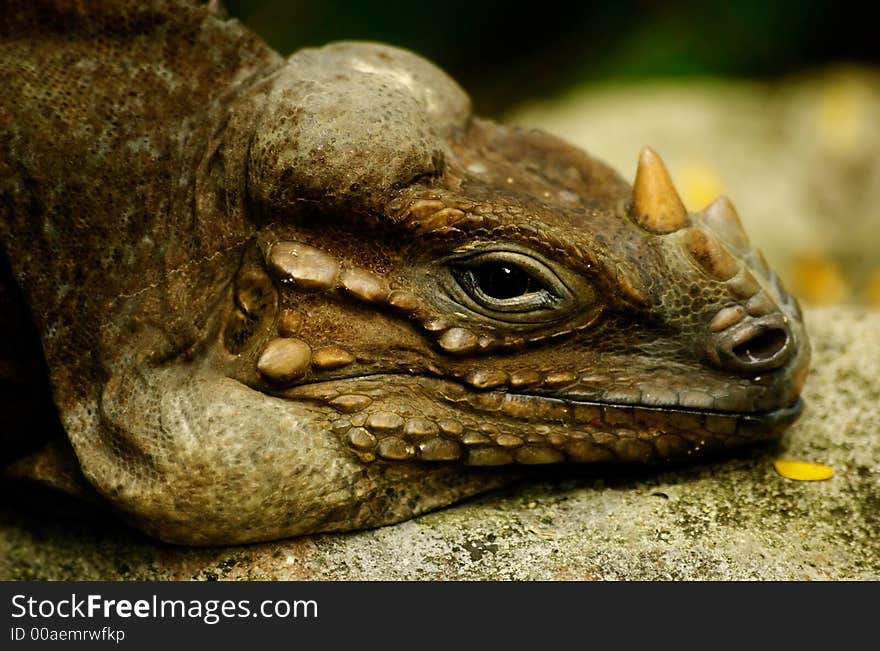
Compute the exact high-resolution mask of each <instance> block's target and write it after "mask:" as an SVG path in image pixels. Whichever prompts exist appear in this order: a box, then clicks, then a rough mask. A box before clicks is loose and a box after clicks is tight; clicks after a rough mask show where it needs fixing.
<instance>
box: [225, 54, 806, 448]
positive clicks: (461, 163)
mask: <svg viewBox="0 0 880 651" xmlns="http://www.w3.org/2000/svg"><path fill="white" fill-rule="evenodd" d="M269 87H270V89H269V90H267V91H266V96H265V97H266V100H265V106H266V110H265V111H264V112H263V113H262V115H261V116H260V119H259V122H258V123H257V124H256V125H255V126H254V138H253V140H252V144H251V147H250V150H249V158H248V166H247V167H248V179H247V181H248V193H249V196H250V197H251V199H252V201H253V202H254V206H255V208H256V210H257V211H258V213H259V215H260V219H261V220H262V226H261V229H260V233H259V236H258V237H257V238H256V240H255V241H254V244H253V248H252V250H251V251H250V253H249V255H248V257H247V258H246V261H245V263H244V264H243V266H242V268H241V269H240V271H239V274H238V278H237V280H236V284H235V292H234V301H235V304H234V305H233V304H232V303H230V305H229V306H228V307H229V315H228V317H227V323H226V327H225V333H224V339H223V342H224V343H223V347H224V349H225V351H224V352H225V355H226V359H227V363H228V371H227V372H228V374H229V375H230V376H232V377H235V378H236V379H238V380H240V381H242V382H244V383H246V384H247V385H248V386H251V387H253V388H254V389H257V390H259V391H261V392H264V393H266V394H269V395H273V396H278V397H279V398H282V399H284V400H289V401H291V402H302V401H308V402H310V403H314V404H315V405H320V406H321V407H322V408H324V409H326V410H327V413H328V414H330V415H328V426H329V427H330V428H331V429H332V431H333V432H334V433H335V434H336V435H337V436H339V438H340V440H341V441H342V442H343V444H344V446H345V447H346V448H347V451H348V452H349V453H350V454H353V455H356V456H357V457H358V458H359V459H360V460H361V461H362V462H364V463H384V462H387V463H400V462H411V463H415V462H419V461H429V462H436V461H443V462H450V461H452V462H457V463H462V464H468V465H503V464H510V463H520V464H544V463H552V462H562V461H654V460H663V459H670V458H675V457H682V456H686V455H689V454H692V453H694V452H697V451H699V450H703V449H718V448H724V447H728V446H731V445H735V444H739V443H745V442H750V441H754V440H756V439H760V438H764V437H767V436H772V435H775V434H777V433H779V432H780V431H781V429H782V428H784V427H785V426H786V425H788V424H790V423H791V422H792V421H793V420H794V418H796V416H797V414H798V412H799V410H800V403H799V402H798V394H799V393H800V390H801V387H802V385H803V382H804V379H805V375H806V369H807V363H808V359H809V348H808V344H807V338H806V335H805V333H804V329H803V325H802V323H801V316H800V312H799V310H798V306H797V302H796V301H795V300H794V299H793V298H792V297H791V296H790V295H789V294H788V293H787V292H786V291H785V290H784V289H783V287H782V285H781V283H780V282H779V279H778V278H777V277H776V275H775V274H774V273H773V272H772V271H771V270H769V269H768V267H767V265H766V263H765V261H764V259H763V257H762V256H761V254H760V252H758V251H757V250H756V249H754V248H753V247H752V246H751V245H750V244H749V241H748V239H747V237H746V235H745V233H744V232H743V229H742V226H741V224H740V221H739V218H738V217H737V214H736V211H735V209H734V207H733V205H732V204H731V203H730V201H728V200H727V199H726V198H720V199H718V200H716V201H714V202H713V203H712V204H710V205H709V206H708V207H706V208H705V210H703V211H701V212H699V213H695V214H689V213H688V212H687V210H686V209H685V208H684V206H683V204H682V201H681V199H680V198H679V196H678V194H677V193H676V190H675V188H674V186H673V183H672V181H671V179H670V176H669V174H668V172H667V170H666V168H665V166H664V164H663V162H662V160H661V159H660V157H659V156H658V155H657V154H656V153H654V152H653V151H652V150H651V149H645V150H644V151H643V152H642V154H641V157H640V159H639V164H638V172H637V175H636V179H635V182H634V186H633V187H630V186H629V185H628V184H627V183H625V182H624V181H623V180H622V179H621V178H620V177H619V176H618V175H617V174H616V173H615V172H613V171H612V170H611V169H609V168H608V167H607V166H605V165H603V164H602V163H600V162H598V161H596V160H595V159H593V158H591V157H590V156H588V155H586V154H585V153H583V152H582V151H580V150H578V149H576V148H574V147H572V146H571V145H568V144H566V143H565V142H562V141H560V140H558V139H556V138H553V137H551V136H549V135H547V134H544V133H541V132H537V131H523V130H520V129H515V128H510V127H505V126H500V125H498V124H495V123H492V122H488V121H484V120H479V119H472V118H471V117H470V113H469V108H468V102H467V98H466V97H465V95H464V94H463V93H462V92H461V91H460V90H459V89H458V87H457V86H455V85H454V84H453V83H452V82H451V81H450V80H449V79H448V78H447V77H446V76H445V75H444V74H443V73H442V72H440V71H439V70H437V69H435V68H432V67H431V66H429V65H428V64H427V63H425V62H424V61H422V60H421V59H418V58H415V57H413V56H412V55H408V54H406V53H402V52H400V51H398V50H393V49H390V48H384V47H379V46H368V45H345V44H343V45H336V46H333V47H329V48H325V49H323V50H321V51H317V52H315V51H309V52H304V53H301V54H298V55H296V56H294V57H293V58H292V59H291V60H290V62H289V64H288V67H287V68H286V69H284V70H283V71H281V72H280V73H279V74H278V76H277V77H276V78H274V79H273V80H272V81H271V82H269ZM221 357H222V356H221Z"/></svg>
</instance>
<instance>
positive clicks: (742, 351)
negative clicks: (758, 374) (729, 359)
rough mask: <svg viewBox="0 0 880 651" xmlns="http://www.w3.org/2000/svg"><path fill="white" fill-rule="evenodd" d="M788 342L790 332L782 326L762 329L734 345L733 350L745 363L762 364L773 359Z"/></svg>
mask: <svg viewBox="0 0 880 651" xmlns="http://www.w3.org/2000/svg"><path fill="white" fill-rule="evenodd" d="M787 344H788V332H787V331H786V330H783V329H782V328H769V329H766V330H761V331H760V332H758V333H756V334H755V335H753V336H752V337H749V338H748V339H746V340H745V341H742V342H740V343H739V344H737V345H736V346H734V347H733V350H732V351H731V352H732V353H733V354H734V355H735V356H736V357H737V358H738V359H739V360H740V361H741V362H743V363H744V364H748V365H752V364H761V363H764V362H767V361H769V360H772V359H773V358H774V357H776V356H777V355H778V354H779V353H780V352H781V351H782V350H784V349H785V347H786V345H787Z"/></svg>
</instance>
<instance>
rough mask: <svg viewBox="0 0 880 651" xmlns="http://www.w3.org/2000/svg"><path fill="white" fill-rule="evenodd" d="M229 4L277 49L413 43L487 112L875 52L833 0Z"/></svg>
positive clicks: (873, 37) (782, 70)
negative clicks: (617, 83) (593, 88)
mask: <svg viewBox="0 0 880 651" xmlns="http://www.w3.org/2000/svg"><path fill="white" fill-rule="evenodd" d="M225 4H226V7H227V9H228V10H229V13H230V14H231V15H233V16H235V17H237V18H239V19H240V20H242V22H244V23H245V24H246V25H248V26H250V27H251V28H252V29H254V30H255V31H256V32H257V33H259V34H260V35H262V36H263V38H265V39H266V40H267V41H268V42H269V43H270V44H271V45H272V46H273V47H274V48H275V49H276V50H278V51H279V52H281V53H282V54H289V53H291V52H293V51H294V50H296V49H298V48H301V47H305V46H315V45H323V44H325V43H327V42H330V41H334V40H342V39H363V40H376V41H381V42H386V43H390V44H393V45H398V46H402V47H406V48H409V49H411V50H414V51H416V52H418V53H419V54H421V55H423V56H425V57H427V58H429V59H431V60H433V61H434V62H436V63H437V64H439V65H440V66H441V67H442V68H444V69H445V70H447V71H448V72H449V73H450V74H451V75H452V76H453V77H454V78H455V79H457V80H458V81H459V82H460V83H461V84H462V85H463V86H464V87H465V89H466V90H467V91H468V92H469V93H470V94H471V96H472V97H473V99H474V104H475V108H476V109H477V112H478V113H480V114H483V115H489V116H497V115H500V114H502V113H503V112H504V111H505V110H506V109H507V108H509V107H510V106H512V105H514V104H516V103H517V102H519V101H522V100H524V99H527V98H535V97H552V96H553V95H555V94H557V93H559V92H561V91H563V90H564V89H567V88H569V87H571V86H573V85H575V84H578V83H582V82H585V81H597V80H633V79H644V78H649V77H665V78H668V77H682V76H694V75H698V76H722V77H730V76H734V77H748V78H769V77H777V76H780V75H786V74H791V73H794V72H798V71H801V70H804V69H809V68H812V67H815V66H817V65H823V64H826V63H829V62H865V63H877V62H878V61H880V44H878V35H877V30H876V26H875V24H874V21H872V20H870V19H869V18H868V17H867V16H866V15H864V12H865V10H864V9H863V10H861V11H859V10H858V9H857V5H855V3H852V6H847V3H844V2H832V1H829V0H824V1H820V2H810V0H779V1H776V2H772V1H771V2H762V1H761V0H738V1H737V0H734V1H727V2H724V1H719V0H712V1H709V2H702V3H696V2H684V1H680V0H679V1H675V0H673V1H669V2H650V1H647V0H620V1H617V2H601V3H596V2H578V3H550V2H534V1H532V2H521V1H518V0H509V1H507V2H497V1H490V2H475V1H473V0H445V1H443V2H412V1H410V2H402V1H401V0H390V1H387V2H375V3H370V2H358V1H357V0H325V1H314V0H313V1H301V2H295V1H294V2H279V1H277V0H276V1H274V2H270V1H269V0H226V3H225Z"/></svg>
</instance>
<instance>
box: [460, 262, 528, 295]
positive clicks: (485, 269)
mask: <svg viewBox="0 0 880 651" xmlns="http://www.w3.org/2000/svg"><path fill="white" fill-rule="evenodd" d="M473 274H474V280H475V281H476V284H477V287H479V288H480V289H481V290H482V291H483V293H484V294H486V296H489V297H491V298H497V299H502V300H503V299H505V298H516V297H517V296H522V295H523V294H526V293H528V292H529V291H531V284H532V277H531V276H530V275H529V274H527V273H525V272H524V271H523V270H522V269H519V268H518V267H513V266H511V265H507V264H485V265H483V266H481V267H477V268H476V269H474V270H473Z"/></svg>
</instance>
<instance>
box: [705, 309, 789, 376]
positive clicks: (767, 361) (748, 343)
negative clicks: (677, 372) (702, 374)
mask: <svg viewBox="0 0 880 651" xmlns="http://www.w3.org/2000/svg"><path fill="white" fill-rule="evenodd" d="M707 344H708V348H707V349H706V353H707V357H708V360H709V362H711V363H712V364H715V365H716V366H720V367H721V368H725V369H727V370H730V371H734V372H737V373H755V372H760V371H772V370H774V369H777V368H782V367H783V366H785V365H786V364H788V362H789V361H791V358H792V357H793V356H794V355H795V353H796V352H797V342H796V340H795V339H794V337H793V335H792V332H791V330H790V329H789V327H788V322H787V320H786V317H785V316H784V315H782V314H779V313H774V314H768V315H766V316H762V317H758V318H751V317H749V318H746V319H745V320H743V321H740V322H739V323H736V324H734V325H731V326H729V327H727V328H725V329H724V330H721V331H720V332H715V333H712V335H710V337H709V339H708V341H707Z"/></svg>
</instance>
